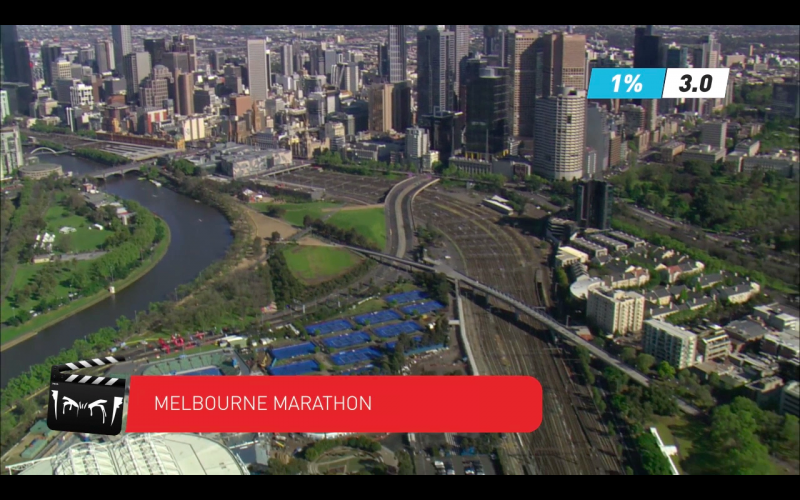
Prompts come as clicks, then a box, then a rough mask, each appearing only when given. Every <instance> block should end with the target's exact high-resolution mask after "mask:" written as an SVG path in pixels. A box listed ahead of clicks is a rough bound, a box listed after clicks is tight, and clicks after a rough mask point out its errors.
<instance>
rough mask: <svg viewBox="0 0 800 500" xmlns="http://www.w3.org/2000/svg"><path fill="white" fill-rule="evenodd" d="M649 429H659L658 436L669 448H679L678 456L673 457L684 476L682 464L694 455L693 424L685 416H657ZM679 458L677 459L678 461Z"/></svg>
mask: <svg viewBox="0 0 800 500" xmlns="http://www.w3.org/2000/svg"><path fill="white" fill-rule="evenodd" d="M649 427H655V428H656V429H658V435H659V436H661V440H662V441H663V442H664V444H665V445H667V446H677V447H678V456H677V457H673V461H674V462H675V466H676V467H677V468H678V472H680V473H681V474H684V471H683V469H682V468H681V462H684V461H686V459H688V458H689V456H690V455H691V453H692V433H693V432H695V431H694V430H692V429H691V424H690V423H689V422H687V421H686V419H685V418H684V416H683V415H678V416H674V417H662V416H659V415H656V416H655V417H653V422H651V423H649V424H648V428H649ZM676 458H677V459H676Z"/></svg>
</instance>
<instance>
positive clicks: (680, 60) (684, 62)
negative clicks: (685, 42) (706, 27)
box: [666, 47, 689, 68]
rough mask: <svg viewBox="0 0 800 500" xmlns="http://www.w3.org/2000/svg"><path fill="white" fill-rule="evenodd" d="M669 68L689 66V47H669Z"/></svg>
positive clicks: (667, 61)
mask: <svg viewBox="0 0 800 500" xmlns="http://www.w3.org/2000/svg"><path fill="white" fill-rule="evenodd" d="M666 63H667V68H688V67H689V49H688V48H686V47H669V48H668V49H667V60H666Z"/></svg>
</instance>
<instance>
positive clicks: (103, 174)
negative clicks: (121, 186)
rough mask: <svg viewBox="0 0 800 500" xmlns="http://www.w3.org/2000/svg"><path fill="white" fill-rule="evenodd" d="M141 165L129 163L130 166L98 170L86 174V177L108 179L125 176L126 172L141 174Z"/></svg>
mask: <svg viewBox="0 0 800 500" xmlns="http://www.w3.org/2000/svg"><path fill="white" fill-rule="evenodd" d="M141 171H142V165H141V164H139V163H131V164H130V165H120V166H118V167H111V168H106V169H104V170H98V171H96V172H92V173H90V174H87V177H93V178H95V179H107V178H109V177H113V176H115V175H119V176H122V175H125V174H127V173H128V172H141Z"/></svg>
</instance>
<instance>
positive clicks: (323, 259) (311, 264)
mask: <svg viewBox="0 0 800 500" xmlns="http://www.w3.org/2000/svg"><path fill="white" fill-rule="evenodd" d="M284 256H285V257H286V263H287V264H288V265H289V270H290V271H292V273H293V274H294V275H295V276H297V277H298V278H299V279H301V280H303V281H305V282H306V283H319V282H322V281H325V280H328V279H330V278H333V277H335V276H339V275H340V274H342V273H344V272H346V271H347V270H348V269H350V268H352V267H353V266H355V265H356V264H358V263H359V261H360V258H359V257H358V256H356V254H354V253H352V252H350V251H349V250H345V249H342V248H333V247H324V246H302V245H298V246H291V247H289V248H287V249H286V250H284Z"/></svg>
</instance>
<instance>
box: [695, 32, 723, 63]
mask: <svg viewBox="0 0 800 500" xmlns="http://www.w3.org/2000/svg"><path fill="white" fill-rule="evenodd" d="M721 51H722V48H721V46H720V44H719V42H718V41H717V39H716V37H715V36H714V35H713V34H712V35H708V36H706V37H703V38H701V39H700V49H699V52H698V53H699V55H700V57H699V59H700V60H699V61H698V60H695V61H694V67H695V68H716V67H717V66H719V55H720V52H721ZM695 59H698V58H697V57H696V58H695Z"/></svg>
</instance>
